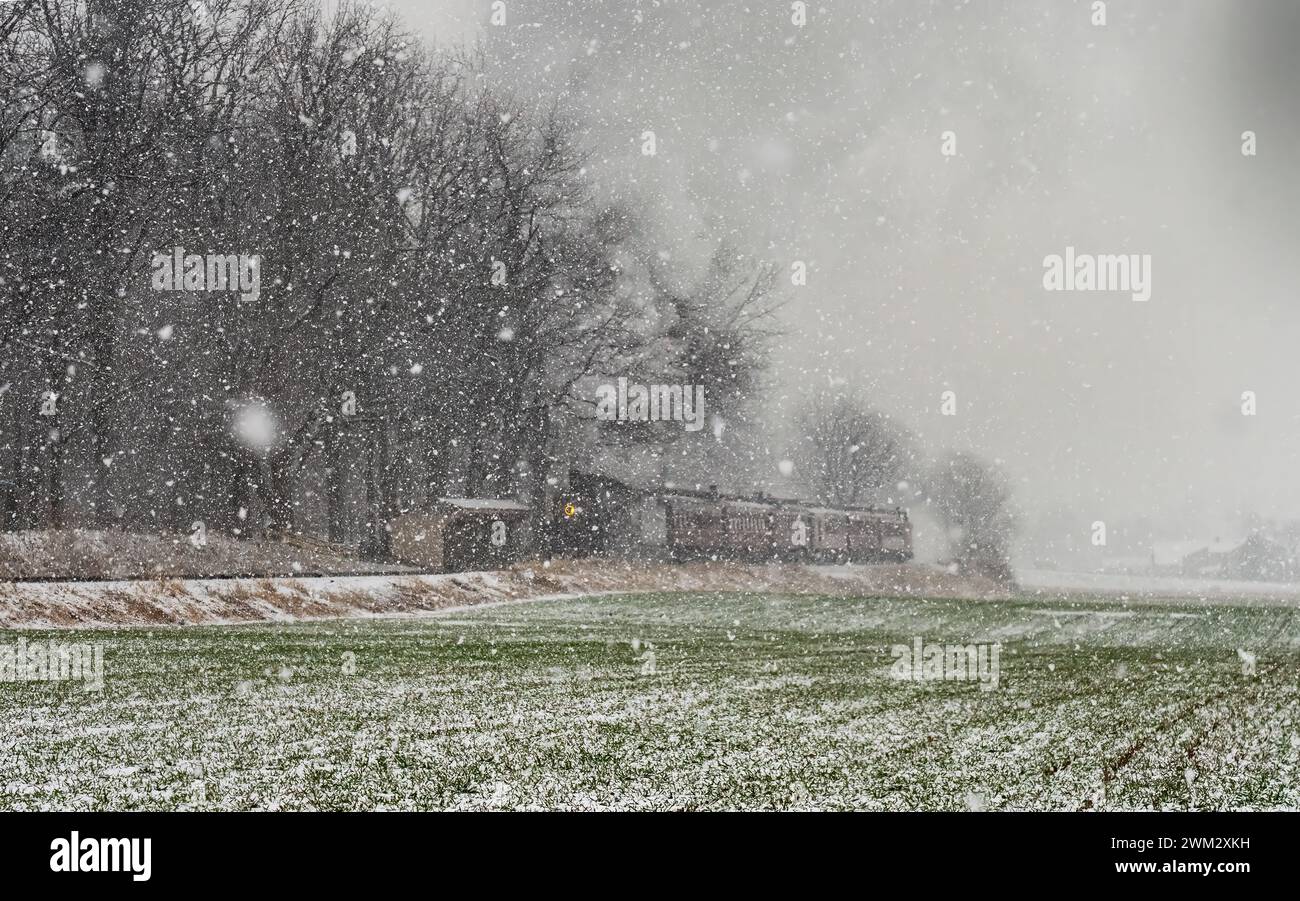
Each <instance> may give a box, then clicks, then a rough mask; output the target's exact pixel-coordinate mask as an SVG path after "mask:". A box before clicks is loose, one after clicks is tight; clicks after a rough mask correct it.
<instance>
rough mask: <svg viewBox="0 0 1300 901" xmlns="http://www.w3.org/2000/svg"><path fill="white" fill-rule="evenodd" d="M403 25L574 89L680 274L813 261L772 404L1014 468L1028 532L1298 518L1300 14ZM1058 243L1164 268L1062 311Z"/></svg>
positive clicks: (423, 12)
mask: <svg viewBox="0 0 1300 901" xmlns="http://www.w3.org/2000/svg"><path fill="white" fill-rule="evenodd" d="M389 5H390V6H392V7H393V8H394V9H396V10H398V11H399V12H400V13H401V14H402V16H403V17H404V18H405V19H406V20H407V21H408V22H409V23H410V24H411V25H412V26H413V27H415V28H417V29H418V30H420V31H421V32H422V33H424V34H426V35H427V36H429V37H430V38H432V39H434V40H436V41H439V42H442V43H450V42H456V41H473V40H483V41H484V42H485V44H486V46H487V47H488V49H489V51H490V53H491V54H492V56H493V58H494V59H495V60H496V61H497V62H498V63H499V65H500V66H501V71H502V72H503V75H504V76H505V77H509V78H511V79H512V80H514V81H515V83H516V84H518V85H519V86H521V87H520V90H524V91H528V90H534V89H535V90H537V91H539V92H542V93H545V92H558V93H560V94H562V97H563V104H564V105H565V106H566V107H567V108H568V109H570V110H572V111H574V112H575V113H577V114H578V115H580V116H581V118H582V120H583V121H584V122H585V123H586V124H587V127H588V128H589V133H588V136H587V139H588V141H589V146H590V147H591V149H592V151H593V152H594V155H595V159H594V161H593V174H594V176H595V177H596V179H597V180H598V182H599V184H600V185H601V187H602V190H604V191H606V192H607V193H609V194H610V195H611V196H625V197H627V196H630V197H640V198H648V199H649V200H650V202H651V204H652V209H653V211H654V217H655V223H656V228H657V230H658V232H657V233H658V236H659V241H660V242H661V244H662V246H663V248H664V249H665V251H667V252H668V253H671V254H672V258H673V260H674V261H676V262H678V263H679V265H680V267H681V268H680V272H681V277H682V278H683V279H684V280H689V279H690V278H691V276H692V273H693V272H695V271H697V267H698V266H699V264H700V262H701V261H702V259H703V257H704V256H706V255H707V253H708V252H709V251H711V250H712V248H713V243H712V242H713V241H716V240H717V239H718V238H721V237H727V238H730V239H732V240H733V241H735V242H736V243H737V244H738V245H740V246H741V247H744V248H749V249H752V250H753V251H754V252H755V253H757V254H759V255H761V256H764V257H766V258H769V259H772V260H775V261H779V262H781V264H782V265H783V266H785V267H788V265H789V263H790V262H791V261H793V260H804V261H806V262H807V263H808V265H809V268H810V278H809V284H808V286H807V287H804V288H790V290H789V297H790V300H789V303H788V305H787V307H786V309H785V311H784V317H785V324H786V327H787V328H788V330H789V338H788V342H787V345H786V347H784V348H783V350H782V352H781V354H780V368H779V371H778V374H777V383H778V384H779V385H781V386H783V389H784V390H783V392H782V393H785V394H789V395H793V394H796V393H798V392H799V391H800V390H803V389H805V388H809V387H812V386H814V385H816V384H819V383H820V384H826V383H827V380H828V379H844V380H847V381H848V382H849V383H851V384H861V385H863V386H866V387H867V388H868V389H869V390H870V392H871V396H872V398H873V399H874V402H875V403H876V405H877V406H879V407H880V408H882V409H885V410H887V411H889V412H891V413H894V414H896V415H898V416H899V417H900V418H901V419H903V420H904V421H905V422H907V423H908V424H909V425H910V426H912V427H913V428H915V429H916V430H918V431H919V432H920V433H921V434H922V435H923V436H924V438H925V439H926V440H927V443H928V444H929V445H930V446H931V448H934V449H937V448H940V447H954V448H961V449H968V450H974V451H977V452H979V453H981V454H984V455H986V456H988V457H994V458H998V459H1000V460H1002V461H1003V462H1004V463H1005V466H1006V469H1007V471H1008V472H1009V474H1010V475H1011V476H1012V477H1013V479H1014V480H1015V481H1016V484H1017V499H1018V502H1019V504H1020V505H1021V506H1022V508H1023V509H1025V510H1026V511H1027V512H1029V513H1030V514H1031V515H1032V514H1033V513H1034V512H1036V511H1040V510H1045V509H1049V508H1052V507H1057V506H1064V507H1069V508H1071V509H1073V510H1076V511H1078V512H1079V513H1080V515H1082V516H1084V517H1086V518H1087V519H1088V520H1091V519H1106V520H1112V521H1114V520H1119V519H1122V518H1125V517H1132V516H1135V515H1145V516H1149V517H1151V518H1152V519H1153V520H1155V521H1156V522H1158V523H1164V524H1166V525H1175V524H1186V528H1187V531H1188V532H1190V533H1191V534H1195V535H1201V534H1207V533H1208V532H1209V531H1211V529H1221V528H1224V527H1230V526H1231V524H1232V523H1233V520H1234V517H1235V516H1236V515H1237V513H1239V512H1245V511H1251V510H1253V511H1257V512H1259V513H1262V514H1264V515H1271V516H1300V478H1297V477H1296V474H1297V472H1298V471H1300V362H1297V354H1296V350H1295V344H1296V341H1297V338H1300V304H1298V303H1297V296H1296V288H1295V284H1294V275H1295V273H1296V270H1297V265H1296V262H1295V259H1296V256H1297V254H1296V251H1295V245H1296V243H1297V239H1300V213H1297V212H1296V210H1297V200H1300V197H1298V196H1297V195H1300V180H1298V179H1297V178H1296V170H1295V165H1294V151H1295V148H1296V146H1297V144H1298V143H1300V99H1297V94H1296V90H1297V86H1300V52H1298V51H1300V4H1297V3H1295V2H1288V0H1276V2H1264V0H1256V2H1250V3H1242V2H1218V0H1187V2H1178V3H1174V2H1156V0H1146V2H1140V3H1139V2H1135V0H1112V2H1110V3H1108V4H1107V20H1108V21H1107V24H1106V26H1104V27H1094V26H1093V25H1092V24H1091V22H1090V18H1091V15H1092V10H1091V3H1089V2H1072V0H1054V2H1035V3H1026V2H1023V0H1011V2H1006V3H991V2H988V3H985V2H945V3H935V4H931V3H924V2H918V0H898V2H880V3H876V2H865V0H854V2H848V0H839V2H827V3H817V2H815V0H814V2H810V3H809V4H808V21H807V24H806V26H805V27H803V28H802V29H800V28H796V27H795V26H794V25H793V24H792V23H791V20H790V16H791V4H790V3H789V2H784V0H747V2H746V0H709V2H695V0H680V2H673V0H661V2H658V3H655V2H640V3H637V2H634V0H624V2H598V0H566V2H557V0H547V2H524V0H507V2H506V14H507V24H506V25H505V27H501V28H497V27H493V26H491V25H489V18H490V16H491V2H490V0H393V2H391V3H390V4H389ZM647 129H649V130H653V131H655V133H656V137H657V139H658V155H657V156H655V157H653V158H646V157H643V156H642V155H641V153H640V135H641V133H642V132H643V131H645V130H647ZM1248 129H1249V130H1253V131H1255V132H1256V133H1257V135H1258V155H1257V156H1255V157H1245V156H1243V155H1242V154H1241V133H1242V132H1243V131H1245V130H1248ZM946 130H952V131H954V132H955V133H956V136H957V156H956V157H954V158H946V157H944V156H943V155H942V154H941V153H940V144H941V138H940V136H941V134H942V133H943V132H944V131H946ZM1288 163H1290V165H1289V166H1288ZM701 236H707V237H703V238H702V237H701ZM1067 245H1073V246H1074V247H1075V248H1076V249H1077V250H1078V251H1079V252H1080V253H1097V254H1102V253H1135V254H1150V255H1151V257H1152V285H1153V292H1152V296H1151V299H1150V301H1149V302H1147V303H1135V302H1133V301H1132V300H1130V298H1129V296H1128V295H1127V294H1109V293H1048V292H1046V291H1044V290H1043V288H1042V274H1043V258H1044V257H1045V256H1046V255H1048V254H1053V253H1056V254H1061V253H1064V250H1065V247H1066V246H1067ZM785 271H786V272H787V273H788V271H789V270H788V268H787V269H786V270H785ZM944 390H952V391H955V392H956V394H957V398H958V414H957V415H956V416H954V417H944V416H941V415H940V414H939V404H940V395H941V392H943V391H944ZM1245 390H1252V391H1255V392H1256V393H1257V396H1258V415H1257V416H1255V417H1253V418H1248V417H1244V416H1242V415H1241V414H1240V411H1239V407H1240V396H1241V392H1242V391H1245ZM774 403H776V404H780V403H781V398H780V397H777V398H774ZM1201 524H1205V526H1206V527H1205V528H1202V527H1201Z"/></svg>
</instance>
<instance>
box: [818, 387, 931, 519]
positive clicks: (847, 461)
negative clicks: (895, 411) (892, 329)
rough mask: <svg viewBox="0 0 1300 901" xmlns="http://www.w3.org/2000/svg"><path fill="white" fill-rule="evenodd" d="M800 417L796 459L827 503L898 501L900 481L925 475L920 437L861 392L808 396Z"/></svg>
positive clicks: (914, 479) (853, 503)
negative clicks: (860, 394)
mask: <svg viewBox="0 0 1300 901" xmlns="http://www.w3.org/2000/svg"><path fill="white" fill-rule="evenodd" d="M796 422H797V424H798V428H799V436H800V448H799V449H798V450H797V451H796V459H797V460H800V461H802V463H803V466H802V467H801V468H802V469H803V470H804V472H805V473H806V474H807V478H808V479H809V481H810V482H811V488H812V489H813V491H814V492H815V493H816V495H817V498H818V499H819V500H821V501H822V502H824V503H830V504H844V505H850V506H851V505H856V504H873V503H897V502H898V500H899V498H900V494H899V490H898V485H899V483H900V482H904V481H912V482H915V481H917V479H918V477H919V476H920V473H921V468H922V464H921V462H920V451H919V449H918V443H917V441H916V438H915V437H914V436H913V435H912V433H911V432H909V431H908V430H907V429H906V428H905V427H904V426H902V425H901V424H899V423H898V422H896V421H895V420H894V419H892V418H891V417H890V416H889V415H887V414H885V413H882V412H880V411H878V410H873V409H872V408H871V407H869V406H868V405H867V403H866V402H865V401H864V400H863V399H862V398H861V397H860V396H858V395H855V394H853V393H847V392H822V393H819V394H816V395H814V396H813V397H812V398H810V399H809V400H807V401H805V403H804V406H803V407H802V409H801V410H800V411H799V412H798V414H797V416H796Z"/></svg>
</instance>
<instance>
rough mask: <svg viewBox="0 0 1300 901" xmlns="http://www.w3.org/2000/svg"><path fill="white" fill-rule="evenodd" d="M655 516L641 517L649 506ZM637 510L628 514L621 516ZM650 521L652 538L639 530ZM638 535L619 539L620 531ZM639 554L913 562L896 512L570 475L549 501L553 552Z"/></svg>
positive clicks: (907, 532)
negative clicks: (642, 487) (649, 487)
mask: <svg viewBox="0 0 1300 901" xmlns="http://www.w3.org/2000/svg"><path fill="white" fill-rule="evenodd" d="M650 507H653V508H654V509H655V510H656V511H658V515H657V516H649V515H646V513H645V511H646V509H647V508H650ZM632 509H635V510H637V511H638V513H637V515H635V516H628V515H627V512H626V511H627V510H632ZM646 523H655V524H657V528H656V529H654V530H653V532H651V531H649V530H648V529H647V527H646V526H645V525H644V524H646ZM629 531H630V532H635V533H636V534H631V535H627V534H623V533H626V532H629ZM629 549H637V551H638V552H640V553H642V554H662V555H663V556H667V557H670V558H671V559H674V560H700V559H732V560H747V561H766V560H777V561H792V562H820V563H842V562H847V561H851V562H856V563H870V562H876V561H884V560H907V559H910V558H911V556H912V525H911V523H910V522H909V521H908V518H907V513H906V512H905V511H903V510H902V509H895V510H880V509H872V508H832V507H820V506H810V505H807V504H803V503H798V502H792V501H788V500H778V499H774V498H770V497H763V496H761V495H760V496H757V497H751V498H741V497H726V496H722V495H720V494H718V492H717V491H716V490H710V491H708V492H702V491H695V492H692V491H669V492H653V491H640V492H638V491H635V490H633V489H629V488H628V487H627V486H625V485H623V484H622V483H619V482H616V481H615V480H612V479H606V478H603V477H598V476H582V475H580V474H575V475H574V476H572V477H571V478H570V488H569V490H568V491H566V492H563V493H561V494H560V496H559V497H558V498H557V499H556V501H555V508H554V528H553V529H552V547H551V550H552V552H553V553H560V554H593V553H618V552H619V551H624V552H627V551H628V550H629Z"/></svg>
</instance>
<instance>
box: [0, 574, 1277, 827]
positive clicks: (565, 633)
mask: <svg viewBox="0 0 1300 901" xmlns="http://www.w3.org/2000/svg"><path fill="white" fill-rule="evenodd" d="M51 636H53V637H56V638H57V639H59V640H63V641H72V640H77V641H84V642H101V643H102V644H103V645H104V653H105V663H106V672H105V685H104V689H103V691H102V692H100V693H92V692H85V691H83V690H82V688H81V687H80V686H78V685H73V684H68V683H55V684H49V683H0V807H3V808H9V809H24V810H34V809H46V808H69V809H78V810H83V809H177V808H179V809H211V810H217V809H250V808H253V809H285V810H302V809H353V808H362V809H371V808H400V809H429V808H450V809H499V808H512V809H513V808H548V809H550V808H581V809H607V808H617V809H682V808H686V809H700V808H709V809H716V808H723V809H734V808H764V809H766V808H799V809H804V808H814V809H828V808H829V809H841V808H857V809H894V810H907V809H968V808H976V809H990V810H993V809H1042V808H1046V809H1053V810H1056V809H1061V810H1077V809H1089V808H1097V807H1101V808H1108V809H1130V808H1143V809H1147V808H1172V809H1186V808H1193V809H1208V808H1220V809H1221V808H1297V807H1300V643H1298V639H1297V636H1300V610H1297V609H1296V608H1294V607H1291V606H1286V605H1276V604H1274V605H1270V606H1261V607H1247V606H1222V607H1220V606H1207V605H1197V606H1192V607H1182V606H1176V605H1161V604H1145V605H1141V606H1134V607H1126V606H1123V605H1118V604H1116V603H1114V602H1072V601H1062V600H1059V599H1055V600H1052V601H1050V602H1047V601H991V600H986V601H983V602H969V601H960V600H915V599H912V600H902V599H895V600H884V599H845V598H829V597H816V596H800V597H797V596H792V595H782V594H744V593H725V594H722V593H709V594H702V593H695V594H644V595H618V596H606V597H596V598H584V599H561V600H551V601H538V602H531V603H516V604H507V605H500V606H493V607H483V608H479V609H474V610H460V611H451V612H447V613H443V614H430V615H425V616H422V617H421V618H418V619H369V620H345V621H336V622H312V623H297V624H256V625H245V626H225V627H219V626H205V627H193V628H187V629H171V628H167V629H155V630H149V629H144V628H133V629H120V630H78V631H67V630H60V631H58V632H56V633H50V632H46V633H36V632H26V633H23V637H25V638H26V639H27V640H31V641H34V640H37V639H47V638H49V637H51ZM917 636H919V637H921V638H923V639H924V640H925V641H927V642H961V643H963V644H964V643H969V642H978V641H987V642H1000V643H1001V644H1002V652H1001V657H1000V680H999V687H998V688H997V689H996V690H993V691H981V690H980V687H979V686H978V684H976V683H974V682H963V681H948V682H920V683H917V682H905V681H898V680H895V679H893V678H891V676H890V671H889V669H890V665H891V663H892V662H893V657H892V656H891V654H890V646H891V645H893V644H896V643H899V644H905V643H910V642H911V641H912V640H913V638H914V637H917ZM17 639H18V633H14V632H4V633H0V643H7V644H13V643H14V642H16V641H17ZM1238 648H1241V649H1244V650H1247V651H1250V652H1252V653H1253V654H1254V655H1255V657H1256V661H1257V662H1256V668H1255V674H1254V675H1253V676H1248V675H1245V674H1244V673H1243V663H1242V661H1241V659H1240V657H1239V655H1238V653H1237V649H1238Z"/></svg>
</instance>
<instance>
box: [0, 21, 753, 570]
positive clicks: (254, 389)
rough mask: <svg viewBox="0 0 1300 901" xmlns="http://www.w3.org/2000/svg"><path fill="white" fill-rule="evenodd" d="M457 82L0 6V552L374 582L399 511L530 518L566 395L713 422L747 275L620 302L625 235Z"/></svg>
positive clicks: (579, 165)
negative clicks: (70, 533) (698, 381)
mask: <svg viewBox="0 0 1300 901" xmlns="http://www.w3.org/2000/svg"><path fill="white" fill-rule="evenodd" d="M488 69H489V66H488V64H487V63H486V62H485V60H484V59H483V58H482V57H481V56H479V55H477V54H476V53H474V52H450V51H437V50H434V49H432V48H430V47H428V46H426V45H424V44H423V43H421V42H420V41H419V40H417V39H415V38H414V37H412V35H411V34H410V33H408V32H407V31H406V30H405V29H404V28H403V27H402V25H401V24H400V23H399V22H397V21H396V20H394V19H392V18H387V17H385V16H384V15H382V14H380V13H377V12H375V11H374V10H373V8H372V7H370V6H362V5H346V4H345V5H344V6H342V7H341V8H340V9H338V10H336V11H333V12H331V13H329V14H328V15H327V14H325V13H323V12H322V11H321V9H320V8H319V7H318V6H316V5H315V2H314V0H204V2H199V0H16V2H9V3H5V4H3V5H0V107H2V110H3V111H2V112H0V223H2V224H0V527H2V528H5V529H27V528H59V527H65V526H69V525H85V526H93V527H99V528H108V527H116V528H125V529H151V530H175V531H185V530H186V529H187V528H188V527H189V524H190V523H191V522H192V521H194V520H203V521H204V522H205V523H206V524H207V527H208V528H210V529H211V528H215V529H221V530H225V531H228V532H229V533H231V534H257V535H264V534H267V533H285V532H303V531H309V532H316V533H319V534H321V535H325V536H328V537H329V538H330V539H332V540H334V541H338V542H357V543H359V544H360V545H361V546H362V548H363V549H364V550H365V551H366V552H367V553H369V554H372V555H382V554H384V553H385V550H386V530H385V528H384V525H385V523H386V522H387V521H388V520H390V519H391V517H392V516H393V515H395V514H396V513H397V512H398V511H399V510H401V509H404V508H407V507H411V506H417V505H419V504H421V503H425V502H427V501H429V500H430V499H432V498H436V497H437V496H439V495H442V494H448V493H455V494H465V495H469V496H497V497H505V496H521V497H538V496H540V495H541V493H542V492H543V491H544V489H545V484H546V480H547V479H548V477H550V476H551V474H552V472H553V470H554V468H555V465H556V463H557V462H558V461H557V460H556V459H555V454H556V448H557V447H558V446H559V445H560V444H561V443H562V442H563V441H564V440H569V439H571V437H572V435H571V433H572V432H573V431H574V428H573V423H574V421H575V420H576V419H577V418H579V417H580V416H581V413H582V410H583V409H584V401H585V400H586V398H585V397H584V396H583V394H582V391H581V390H580V386H581V385H582V384H583V380H584V379H586V378H588V377H591V376H603V375H609V374H621V373H624V372H630V371H633V370H636V369H637V367H642V368H644V367H647V366H653V367H655V368H657V369H658V370H661V371H669V372H683V373H700V372H701V371H703V375H702V377H704V376H708V377H711V378H714V379H716V380H717V381H716V384H717V386H718V388H719V396H720V397H722V398H724V403H725V398H726V397H727V396H728V392H729V391H730V394H731V395H734V396H733V398H732V400H733V401H734V402H735V403H736V404H739V403H741V402H742V399H743V398H742V395H743V393H744V392H743V390H740V389H742V388H743V387H744V386H745V385H747V384H749V383H751V382H752V381H753V378H754V372H755V371H756V370H757V369H758V368H760V367H761V366H762V364H763V355H762V354H761V352H758V350H757V348H759V347H760V345H761V343H762V337H763V336H762V334H761V329H759V327H758V325H757V318H761V315H760V314H761V313H763V312H764V311H766V310H767V309H768V306H767V303H766V300H765V297H766V295H767V290H768V287H769V286H770V283H771V282H770V278H768V277H767V273H765V271H764V270H762V269H761V268H757V267H755V266H754V265H753V264H752V263H749V262H748V261H745V260H743V259H742V258H740V257H738V256H736V255H734V254H726V253H722V254H719V257H718V258H717V260H715V266H714V273H715V277H714V278H712V279H710V280H706V282H705V283H704V284H703V285H702V286H701V288H700V289H699V290H698V291H697V292H695V293H693V294H691V295H690V296H685V297H683V296H680V294H679V293H675V292H671V291H667V290H664V289H658V288H655V287H654V286H653V285H651V286H650V288H649V289H648V290H636V291H629V290H628V289H627V286H626V283H625V281H626V280H625V274H624V269H625V268H626V266H627V261H628V260H629V259H636V258H638V254H641V255H642V256H643V257H645V258H650V257H651V254H650V253H649V251H647V250H644V249H643V248H641V247H640V244H639V232H640V229H639V226H638V221H639V219H640V218H641V211H637V210H629V209H625V208H620V207H611V206H607V205H603V204H600V203H597V202H595V201H594V200H593V198H592V191H591V190H590V187H589V185H588V184H587V183H586V175H585V170H584V168H583V152H582V149H581V148H580V147H579V146H577V144H576V141H575V134H576V133H577V129H576V128H575V126H574V124H573V123H571V122H569V121H568V120H567V119H566V117H565V115H564V114H563V113H562V112H561V111H560V110H559V109H558V108H557V107H556V106H553V105H539V104H536V103H527V104H526V103H523V102H520V101H519V100H517V99H516V98H515V97H514V96H512V95H511V94H509V93H508V92H505V91H503V90H501V89H500V88H498V87H494V86H492V85H491V83H490V79H489V78H487V77H486V76H487V74H488V72H487V70H488ZM175 247H183V248H185V251H184V252H185V254H199V255H206V254H217V255H233V254H248V255H255V256H256V257H257V258H259V260H260V264H259V267H258V276H259V281H260V291H259V294H258V296H257V298H256V299H254V300H246V299H241V297H240V295H239V293H238V292H233V291H224V292H212V291H201V290H180V291H158V290H154V289H153V287H152V284H151V271H152V268H153V266H154V261H155V255H157V254H164V255H169V254H171V253H172V249H173V248H175ZM643 287H644V286H643ZM719 328H722V329H723V330H724V331H725V330H726V329H728V328H729V329H731V332H729V333H726V335H725V338H726V340H725V341H724V342H719V340H718V329H719ZM710 370H716V371H710ZM733 389H734V390H733ZM716 407H717V404H716V403H715V404H714V408H715V409H716Z"/></svg>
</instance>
